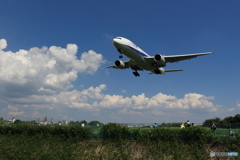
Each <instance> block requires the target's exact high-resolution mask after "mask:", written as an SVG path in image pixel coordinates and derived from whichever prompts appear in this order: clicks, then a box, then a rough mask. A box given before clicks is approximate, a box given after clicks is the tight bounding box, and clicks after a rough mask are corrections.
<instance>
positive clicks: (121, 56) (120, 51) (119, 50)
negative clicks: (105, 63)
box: [117, 49, 123, 58]
mask: <svg viewBox="0 0 240 160" xmlns="http://www.w3.org/2000/svg"><path fill="white" fill-rule="evenodd" d="M117 51H118V52H119V53H120V56H119V58H123V55H122V53H123V51H122V50H121V49H117Z"/></svg>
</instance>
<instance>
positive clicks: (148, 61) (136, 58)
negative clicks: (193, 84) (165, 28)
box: [105, 37, 213, 77]
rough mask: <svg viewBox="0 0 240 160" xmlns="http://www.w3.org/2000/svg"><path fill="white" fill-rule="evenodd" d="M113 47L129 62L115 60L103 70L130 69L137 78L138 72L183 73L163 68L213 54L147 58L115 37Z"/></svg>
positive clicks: (144, 53) (131, 45)
mask: <svg viewBox="0 0 240 160" xmlns="http://www.w3.org/2000/svg"><path fill="white" fill-rule="evenodd" d="M113 45H114V47H115V48H116V49H117V51H118V52H119V53H120V56H119V58H123V55H125V56H126V57H128V58H129V59H130V60H128V61H121V60H116V61H115V65H112V66H108V67H105V68H115V69H126V68H131V69H132V70H134V72H133V74H134V75H135V76H136V77H139V76H140V74H139V73H138V71H139V70H141V71H143V70H147V71H150V73H149V74H157V75H164V74H165V73H166V72H177V71H183V70H182V69H172V70H164V68H163V67H165V66H166V63H173V62H178V61H182V60H187V59H189V60H190V59H192V58H196V57H198V56H203V55H208V54H212V53H213V52H205V53H195V54H185V55H173V56H163V55H161V54H156V55H155V56H149V55H148V54H147V53H146V52H144V51H143V50H142V49H141V48H139V47H138V46H137V45H135V44H134V43H133V42H131V41H130V40H128V39H127V38H124V37H116V38H114V39H113Z"/></svg>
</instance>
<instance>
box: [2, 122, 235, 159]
mask: <svg viewBox="0 0 240 160" xmlns="http://www.w3.org/2000/svg"><path fill="white" fill-rule="evenodd" d="M93 131H99V132H100V130H99V129H98V130H96V129H95V130H91V129H90V128H87V127H81V126H71V127H67V126H56V127H50V126H35V125H2V126H0V159H36V160H38V159H53V160H55V159H56V160H57V159H162V160H163V159H169V160H170V159H176V160H178V159H204V160H205V159H210V157H209V152H210V151H211V149H212V148H213V149H214V151H219V152H221V151H236V152H240V147H239V144H238V143H239V140H240V137H239V136H234V137H229V136H226V135H219V134H218V133H216V134H212V133H211V132H210V129H209V128H204V127H188V128H184V129H180V128H179V127H178V128H174V127H172V128H163V127H159V128H157V129H148V128H144V129H142V128H128V127H122V126H120V125H118V124H115V123H109V124H107V125H104V126H103V128H102V130H101V136H102V138H101V137H98V138H100V139H90V137H91V136H92V133H93ZM227 131H228V130H227ZM99 132H98V133H99ZM235 133H236V134H238V132H235Z"/></svg>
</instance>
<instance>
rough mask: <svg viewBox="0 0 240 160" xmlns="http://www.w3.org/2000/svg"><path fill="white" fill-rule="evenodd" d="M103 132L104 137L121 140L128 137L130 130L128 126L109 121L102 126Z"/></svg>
mask: <svg viewBox="0 0 240 160" xmlns="http://www.w3.org/2000/svg"><path fill="white" fill-rule="evenodd" d="M101 134H102V136H103V138H104V139H109V140H112V141H119V140H125V139H127V138H128V136H129V135H130V132H129V130H128V128H127V127H122V126H120V125H118V124H116V123H108V124H106V125H104V126H103V127H102V128H101Z"/></svg>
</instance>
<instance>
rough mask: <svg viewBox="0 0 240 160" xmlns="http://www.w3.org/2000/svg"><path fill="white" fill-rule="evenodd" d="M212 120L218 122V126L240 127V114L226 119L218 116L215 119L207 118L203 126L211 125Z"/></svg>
mask: <svg viewBox="0 0 240 160" xmlns="http://www.w3.org/2000/svg"><path fill="white" fill-rule="evenodd" d="M212 122H214V123H215V124H217V127H218V128H240V114H236V115H235V116H229V117H225V118H224V119H220V118H218V117H216V118H213V119H206V120H205V121H204V122H203V126H205V127H210V126H211V124H212Z"/></svg>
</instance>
